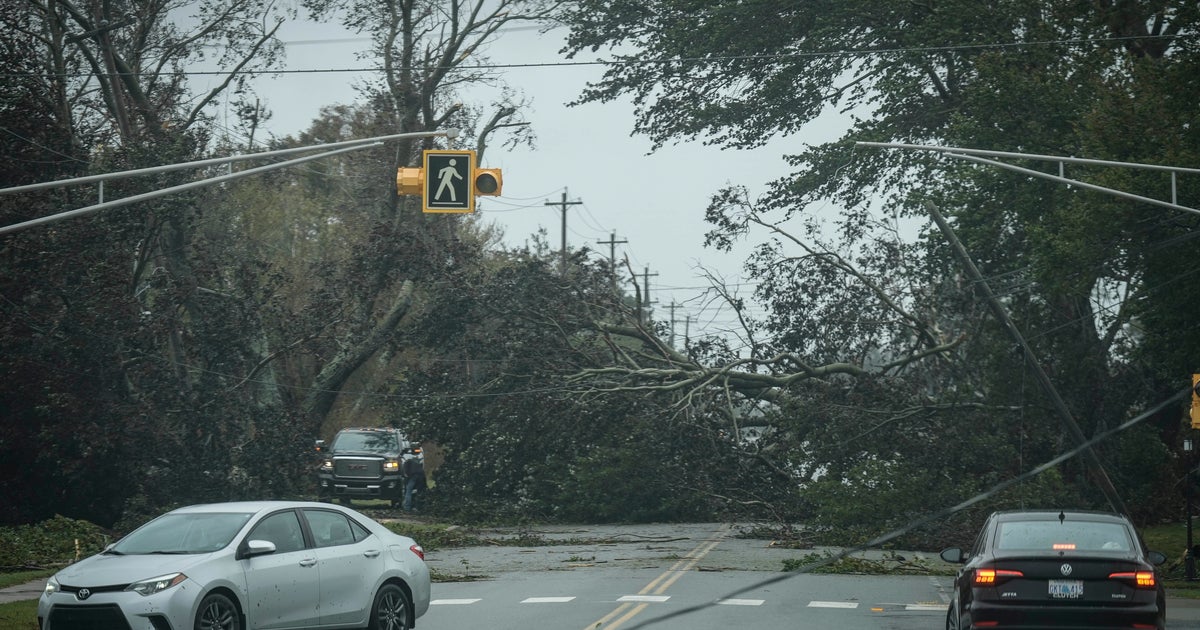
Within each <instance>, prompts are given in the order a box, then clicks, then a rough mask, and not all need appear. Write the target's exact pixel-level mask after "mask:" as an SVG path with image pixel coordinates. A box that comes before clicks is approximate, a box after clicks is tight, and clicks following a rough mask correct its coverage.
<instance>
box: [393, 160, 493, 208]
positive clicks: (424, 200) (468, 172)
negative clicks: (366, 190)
mask: <svg viewBox="0 0 1200 630" xmlns="http://www.w3.org/2000/svg"><path fill="white" fill-rule="evenodd" d="M421 163H422V165H421V167H420V168H417V167H411V166H402V167H400V168H399V169H396V194H397V195H421V211H422V212H440V213H451V212H458V213H471V212H474V211H475V197H476V196H479V195H487V196H489V197H496V196H499V195H500V194H501V190H502V189H503V188H504V177H503V175H502V174H501V173H500V169H498V168H475V152H474V151H449V150H446V151H438V150H434V151H425V152H424V153H423V154H422V156H421Z"/></svg>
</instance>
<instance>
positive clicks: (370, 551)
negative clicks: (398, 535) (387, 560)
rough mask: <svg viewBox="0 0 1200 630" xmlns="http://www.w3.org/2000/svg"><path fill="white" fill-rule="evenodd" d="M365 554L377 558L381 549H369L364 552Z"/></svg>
mask: <svg viewBox="0 0 1200 630" xmlns="http://www.w3.org/2000/svg"><path fill="white" fill-rule="evenodd" d="M363 555H364V556H366V557H368V558H375V557H378V556H379V550H378V549H368V550H366V551H364V552H363Z"/></svg>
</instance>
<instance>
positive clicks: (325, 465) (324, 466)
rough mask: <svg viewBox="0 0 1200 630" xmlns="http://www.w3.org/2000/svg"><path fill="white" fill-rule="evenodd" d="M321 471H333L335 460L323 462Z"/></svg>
mask: <svg viewBox="0 0 1200 630" xmlns="http://www.w3.org/2000/svg"><path fill="white" fill-rule="evenodd" d="M321 470H333V460H332V459H327V460H325V461H323V462H321Z"/></svg>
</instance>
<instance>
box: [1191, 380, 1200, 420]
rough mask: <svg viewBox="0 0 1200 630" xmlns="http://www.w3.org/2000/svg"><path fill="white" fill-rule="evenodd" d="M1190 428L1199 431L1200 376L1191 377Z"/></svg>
mask: <svg viewBox="0 0 1200 630" xmlns="http://www.w3.org/2000/svg"><path fill="white" fill-rule="evenodd" d="M1192 428H1193V429H1200V374H1193V375H1192Z"/></svg>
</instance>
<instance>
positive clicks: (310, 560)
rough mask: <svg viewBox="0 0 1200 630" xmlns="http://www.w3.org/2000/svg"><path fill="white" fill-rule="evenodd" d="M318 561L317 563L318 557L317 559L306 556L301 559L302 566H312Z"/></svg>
mask: <svg viewBox="0 0 1200 630" xmlns="http://www.w3.org/2000/svg"><path fill="white" fill-rule="evenodd" d="M316 563H317V559H316V558H305V559H303V560H301V561H300V566H302V567H311V566H313V565H315V564H316Z"/></svg>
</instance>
